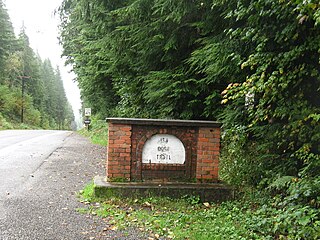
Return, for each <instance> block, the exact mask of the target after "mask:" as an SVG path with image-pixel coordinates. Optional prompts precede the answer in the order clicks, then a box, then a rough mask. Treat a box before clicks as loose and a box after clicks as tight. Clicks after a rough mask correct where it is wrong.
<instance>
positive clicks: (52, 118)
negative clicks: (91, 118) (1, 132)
mask: <svg viewBox="0 0 320 240" xmlns="http://www.w3.org/2000/svg"><path fill="white" fill-rule="evenodd" d="M25 30H26V29H25V27H24V26H22V28H21V30H20V33H19V35H18V36H15V33H14V29H13V27H12V23H11V21H10V17H9V15H8V12H7V10H6V8H5V5H4V3H3V1H2V0H0V129H12V128H41V129H71V124H72V122H73V121H74V116H73V111H72V108H71V105H70V104H69V103H68V100H67V97H66V94H65V91H64V88H63V82H62V78H61V74H60V71H59V68H54V67H53V66H52V64H51V62H50V60H49V59H45V60H42V59H41V58H40V56H39V55H38V54H36V53H35V52H34V50H33V49H32V48H31V47H30V44H29V39H28V36H27V34H26V31H25Z"/></svg>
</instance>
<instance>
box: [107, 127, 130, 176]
mask: <svg viewBox="0 0 320 240" xmlns="http://www.w3.org/2000/svg"><path fill="white" fill-rule="evenodd" d="M108 131H109V133H108V136H109V143H108V148H107V162H106V171H107V179H108V180H109V181H112V180H130V166H131V163H130V162H131V125H125V124H113V123H109V130H108Z"/></svg>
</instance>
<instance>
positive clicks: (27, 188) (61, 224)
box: [0, 130, 144, 240]
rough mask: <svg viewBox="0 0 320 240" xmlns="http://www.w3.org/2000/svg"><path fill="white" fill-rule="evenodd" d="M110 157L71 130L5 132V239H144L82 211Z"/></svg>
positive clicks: (1, 207) (0, 211)
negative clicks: (84, 196) (82, 194)
mask: <svg viewBox="0 0 320 240" xmlns="http://www.w3.org/2000/svg"><path fill="white" fill-rule="evenodd" d="M105 152H106V151H105V148H104V147H100V146H96V145H92V144H90V143H89V142H88V140H87V139H85V138H84V137H81V136H79V135H78V134H76V133H73V132H69V131H44V130H37V131H30V130H10V131H0V240H7V239H14V240H16V239H17V240H18V239H19V240H28V239H30V240H38V239H39V240H60V239H61V240H62V239H64V240H73V239H75V240H78V239H80V240H81V239H90V240H94V239H144V238H143V237H142V235H141V234H140V233H139V231H137V230H135V229H128V230H126V231H121V232H120V231H113V230H111V229H112V228H109V225H108V222H107V221H106V220H104V219H101V218H98V217H94V216H90V215H86V214H81V213H79V212H78V211H77V208H83V207H85V206H84V205H83V204H82V203H80V202H79V201H78V199H77V196H76V195H77V192H78V191H79V190H81V189H83V187H84V186H85V185H86V184H87V183H89V182H90V181H91V180H92V178H93V177H94V176H95V175H104V167H103V165H104V161H105V157H106V156H105Z"/></svg>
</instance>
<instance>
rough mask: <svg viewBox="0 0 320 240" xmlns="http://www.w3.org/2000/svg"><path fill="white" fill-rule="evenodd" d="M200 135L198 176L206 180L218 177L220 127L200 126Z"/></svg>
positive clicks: (201, 179)
mask: <svg viewBox="0 0 320 240" xmlns="http://www.w3.org/2000/svg"><path fill="white" fill-rule="evenodd" d="M198 136H199V137H198V146H197V169H196V178H197V179H198V180H200V181H204V182H206V181H211V180H212V179H218V171H219V155H220V129H219V128H214V129H213V128H200V129H199V135H198Z"/></svg>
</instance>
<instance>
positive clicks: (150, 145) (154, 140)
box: [142, 134, 186, 164]
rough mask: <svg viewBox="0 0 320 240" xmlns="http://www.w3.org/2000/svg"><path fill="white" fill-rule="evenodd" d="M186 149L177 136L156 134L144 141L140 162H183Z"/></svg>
mask: <svg viewBox="0 0 320 240" xmlns="http://www.w3.org/2000/svg"><path fill="white" fill-rule="evenodd" d="M185 158H186V151H185V148H184V146H183V143H182V142H181V141H180V139H179V138H177V137H175V136H173V135H169V134H157V135H154V136H152V137H151V138H150V139H148V140H147V141H146V143H145V144H144V146H143V150H142V163H145V164H146V163H161V164H184V162H185Z"/></svg>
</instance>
